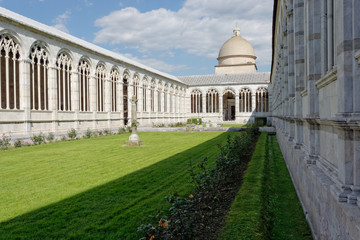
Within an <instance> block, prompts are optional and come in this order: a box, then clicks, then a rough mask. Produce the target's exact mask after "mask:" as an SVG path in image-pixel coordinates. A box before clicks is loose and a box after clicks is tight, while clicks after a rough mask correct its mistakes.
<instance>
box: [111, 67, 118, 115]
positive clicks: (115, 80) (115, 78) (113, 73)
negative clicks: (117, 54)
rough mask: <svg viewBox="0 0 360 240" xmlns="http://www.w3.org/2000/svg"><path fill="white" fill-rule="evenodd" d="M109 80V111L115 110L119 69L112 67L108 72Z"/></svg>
mask: <svg viewBox="0 0 360 240" xmlns="http://www.w3.org/2000/svg"><path fill="white" fill-rule="evenodd" d="M110 82H111V111H112V112H117V111H118V109H117V83H118V82H119V71H118V70H117V69H116V68H113V69H112V70H111V72H110Z"/></svg>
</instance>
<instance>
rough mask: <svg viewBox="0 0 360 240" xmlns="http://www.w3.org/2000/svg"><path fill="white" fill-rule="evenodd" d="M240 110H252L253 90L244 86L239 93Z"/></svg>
mask: <svg viewBox="0 0 360 240" xmlns="http://www.w3.org/2000/svg"><path fill="white" fill-rule="evenodd" d="M239 104H240V106H239V110H240V112H251V109H252V105H251V91H250V89H248V88H243V89H241V90H240V94H239Z"/></svg>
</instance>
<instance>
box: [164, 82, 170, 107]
mask: <svg viewBox="0 0 360 240" xmlns="http://www.w3.org/2000/svg"><path fill="white" fill-rule="evenodd" d="M168 90H169V87H168V85H167V84H165V86H164V112H167V111H168V107H167V102H168V101H167V97H168V96H167V95H168Z"/></svg>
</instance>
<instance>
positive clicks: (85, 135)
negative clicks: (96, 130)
mask: <svg viewBox="0 0 360 240" xmlns="http://www.w3.org/2000/svg"><path fill="white" fill-rule="evenodd" d="M92 135H93V133H92V131H91V130H90V129H87V130H86V132H85V134H84V138H91V136H92Z"/></svg>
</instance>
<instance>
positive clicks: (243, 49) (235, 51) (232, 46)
mask: <svg viewBox="0 0 360 240" xmlns="http://www.w3.org/2000/svg"><path fill="white" fill-rule="evenodd" d="M236 55H237V56H239V55H245V56H255V52H254V48H253V47H252V46H251V44H250V43H249V42H248V41H247V40H246V39H244V38H242V37H241V36H240V30H239V29H238V28H235V30H234V35H233V36H232V37H231V38H230V39H229V40H227V41H226V42H225V43H224V44H223V45H222V47H221V48H220V51H219V58H222V57H229V56H236Z"/></svg>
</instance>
